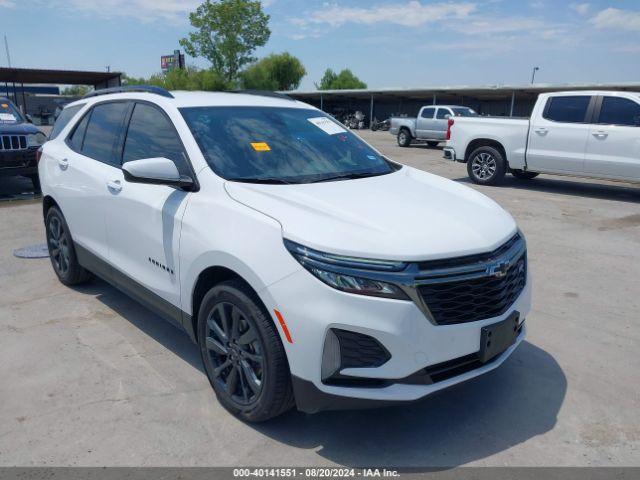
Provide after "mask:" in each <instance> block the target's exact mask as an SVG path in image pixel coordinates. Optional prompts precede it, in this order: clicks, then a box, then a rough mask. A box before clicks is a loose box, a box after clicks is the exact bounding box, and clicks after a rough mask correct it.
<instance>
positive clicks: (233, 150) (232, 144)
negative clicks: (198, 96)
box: [180, 107, 397, 183]
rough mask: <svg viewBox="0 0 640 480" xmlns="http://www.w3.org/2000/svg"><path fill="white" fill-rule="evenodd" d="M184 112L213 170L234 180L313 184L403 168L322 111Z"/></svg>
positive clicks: (221, 109) (237, 109) (227, 109)
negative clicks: (393, 163)
mask: <svg viewBox="0 0 640 480" xmlns="http://www.w3.org/2000/svg"><path fill="white" fill-rule="evenodd" d="M180 112H181V113H182V115H183V117H184V119H185V121H186V122H187V124H188V125H189V128H190V129H191V132H192V133H193V135H194V137H195V139H196V141H197V142H198V146H199V147H200V149H201V150H202V153H203V155H204V157H205V159H206V160H207V162H208V163H209V166H210V167H211V168H212V169H213V170H214V171H215V172H216V173H217V174H218V175H220V176H221V177H223V178H226V179H228V180H235V181H244V182H264V183H308V182H318V181H329V180H340V179H345V178H358V177H366V176H374V175H384V174H386V173H391V172H393V171H394V170H396V169H397V167H395V166H393V165H392V164H391V163H389V162H387V161H386V160H385V159H384V158H382V157H381V156H380V154H378V153H377V152H376V151H375V150H373V149H372V148H370V147H369V146H368V145H367V144H366V143H364V142H363V141H362V140H360V139H359V138H358V137H357V136H356V135H354V134H353V133H351V132H349V131H347V130H345V129H344V128H343V127H342V126H341V125H340V124H338V123H337V122H335V121H334V120H333V119H331V118H330V117H328V116H327V115H325V114H323V113H322V112H319V111H317V110H310V109H300V108H280V107H190V108H181V109H180Z"/></svg>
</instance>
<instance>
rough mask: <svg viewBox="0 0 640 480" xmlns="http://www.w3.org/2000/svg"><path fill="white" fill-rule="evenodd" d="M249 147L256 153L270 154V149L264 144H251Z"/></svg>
mask: <svg viewBox="0 0 640 480" xmlns="http://www.w3.org/2000/svg"><path fill="white" fill-rule="evenodd" d="M251 146H252V147H253V149H254V150H255V151H256V152H270V151H271V147H269V144H267V143H265V142H252V143H251Z"/></svg>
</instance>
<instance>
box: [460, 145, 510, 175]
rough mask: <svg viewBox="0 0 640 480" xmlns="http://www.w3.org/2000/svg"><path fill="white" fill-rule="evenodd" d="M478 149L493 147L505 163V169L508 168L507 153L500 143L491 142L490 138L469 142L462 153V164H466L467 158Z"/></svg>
mask: <svg viewBox="0 0 640 480" xmlns="http://www.w3.org/2000/svg"><path fill="white" fill-rule="evenodd" d="M480 147H493V148H495V149H496V150H498V151H499V152H500V154H501V155H502V158H504V161H505V162H506V163H507V164H506V168H507V169H508V168H509V159H508V158H507V151H506V150H505V148H504V146H503V145H502V143H500V142H499V141H497V140H493V139H491V138H476V139H474V140H472V141H471V142H469V144H468V145H467V149H466V150H465V152H464V163H467V162H468V161H469V157H470V156H471V153H472V152H473V151H474V150H475V149H477V148H480Z"/></svg>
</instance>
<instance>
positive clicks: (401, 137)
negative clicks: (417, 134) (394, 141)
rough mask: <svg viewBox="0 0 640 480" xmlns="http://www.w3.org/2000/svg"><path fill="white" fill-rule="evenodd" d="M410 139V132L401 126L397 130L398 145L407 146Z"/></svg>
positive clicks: (409, 143)
mask: <svg viewBox="0 0 640 480" xmlns="http://www.w3.org/2000/svg"><path fill="white" fill-rule="evenodd" d="M411 140H412V137H411V132H409V130H407V129H406V128H403V129H401V130H400V131H399V132H398V145H400V146H401V147H408V146H409V145H411Z"/></svg>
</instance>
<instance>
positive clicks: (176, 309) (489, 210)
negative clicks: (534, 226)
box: [39, 87, 531, 421]
mask: <svg viewBox="0 0 640 480" xmlns="http://www.w3.org/2000/svg"><path fill="white" fill-rule="evenodd" d="M59 122H61V123H60V124H59V125H57V126H56V135H55V136H54V137H55V138H53V139H52V140H50V141H49V142H47V143H46V144H45V145H44V146H43V149H42V152H41V159H40V163H39V173H40V179H41V182H42V191H43V199H44V205H43V207H44V216H45V223H46V234H47V241H48V245H49V251H50V254H51V261H52V264H53V268H54V270H55V272H56V274H57V275H58V277H59V278H60V280H61V281H62V282H63V283H64V284H66V285H72V284H76V283H79V282H82V281H86V280H88V279H89V278H90V277H91V274H95V275H97V276H99V277H102V278H104V279H105V280H107V281H108V282H111V283H113V284H114V285H116V286H117V287H118V288H120V289H121V290H123V291H125V292H126V293H128V294H129V295H131V296H132V297H134V298H135V299H137V300H138V301H140V302H142V303H143V304H145V305H146V306H148V307H149V308H151V309H153V310H154V311H156V312H158V313H159V314H161V315H162V316H164V317H166V318H167V319H169V320H171V321H172V322H174V323H175V324H176V325H178V326H180V327H182V328H184V330H185V331H186V332H187V334H188V335H189V336H190V337H191V338H192V339H193V340H194V341H195V342H197V344H198V345H199V348H200V352H201V355H202V360H203V363H204V367H205V370H206V373H207V375H208V377H209V380H210V382H211V385H212V386H213V389H214V391H215V393H216V394H217V396H218V399H219V401H220V402H221V403H222V404H223V405H224V406H225V407H226V408H227V409H229V410H230V411H232V412H233V413H235V414H237V415H240V416H241V417H243V418H244V419H247V420H251V421H259V420H265V419H268V418H271V417H274V416H276V415H278V414H280V413H282V412H284V411H286V410H288V409H289V408H291V407H292V406H293V405H294V404H295V405H297V407H298V408H299V409H300V410H302V411H305V412H316V411H319V410H326V409H336V408H351V407H357V406H362V405H363V404H364V405H377V404H386V403H389V402H399V401H410V400H416V399H419V398H421V397H424V396H426V395H428V394H430V393H432V392H434V391H436V390H441V389H443V388H446V387H449V386H450V385H453V384H456V383H459V382H462V381H464V380H467V379H470V378H472V377H475V376H477V375H480V374H482V373H485V372H487V371H489V370H492V369H494V368H496V367H497V366H498V365H500V364H501V363H502V362H503V361H504V360H505V359H506V358H507V357H508V356H509V355H510V354H511V353H512V352H513V350H514V349H515V348H516V346H517V345H518V344H519V343H520V342H521V341H522V340H523V338H524V335H525V327H524V319H525V316H526V315H527V313H528V312H529V310H530V296H531V293H530V292H531V287H530V281H529V275H528V269H527V258H526V246H525V240H524V237H523V235H522V233H521V232H520V231H519V230H518V228H517V227H516V224H515V222H514V221H513V219H512V217H511V216H510V215H509V214H507V213H506V212H505V211H504V210H502V209H501V208H500V207H499V206H498V205H497V204H496V203H494V202H493V201H492V200H490V199H488V198H487V197H485V196H483V195H481V194H480V193H477V192H476V191H474V190H472V189H470V188H467V187H464V186H461V185H459V184H457V183H455V182H451V181H449V180H445V179H443V178H440V177H437V176H434V175H431V174H428V173H425V172H422V171H420V170H416V169H413V168H411V167H407V166H402V165H399V164H397V163H394V162H391V161H389V160H388V159H386V158H385V157H383V156H382V155H381V154H380V153H379V152H378V151H376V150H375V149H374V148H372V147H371V146H369V145H367V144H366V143H365V142H363V141H362V140H361V139H360V138H359V137H357V136H356V135H354V134H352V133H351V132H349V131H347V130H346V129H345V128H344V127H343V126H342V125H341V124H339V123H337V122H336V121H334V120H333V119H332V118H331V117H329V116H328V115H326V114H324V113H323V112H322V111H320V110H318V109H316V108H314V107H311V106H309V105H307V104H304V103H301V102H297V101H294V100H291V99H289V98H288V97H285V96H281V95H276V94H273V95H267V94H263V95H257V94H256V93H187V92H175V93H169V92H167V91H165V90H162V89H157V88H152V87H138V88H129V89H127V88H118V89H110V90H104V91H98V92H95V93H94V94H92V95H91V96H88V97H85V98H84V99H82V100H79V101H77V102H74V103H71V104H70V105H69V106H67V107H66V108H65V109H64V111H63V113H62V115H61V119H60V120H59Z"/></svg>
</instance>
